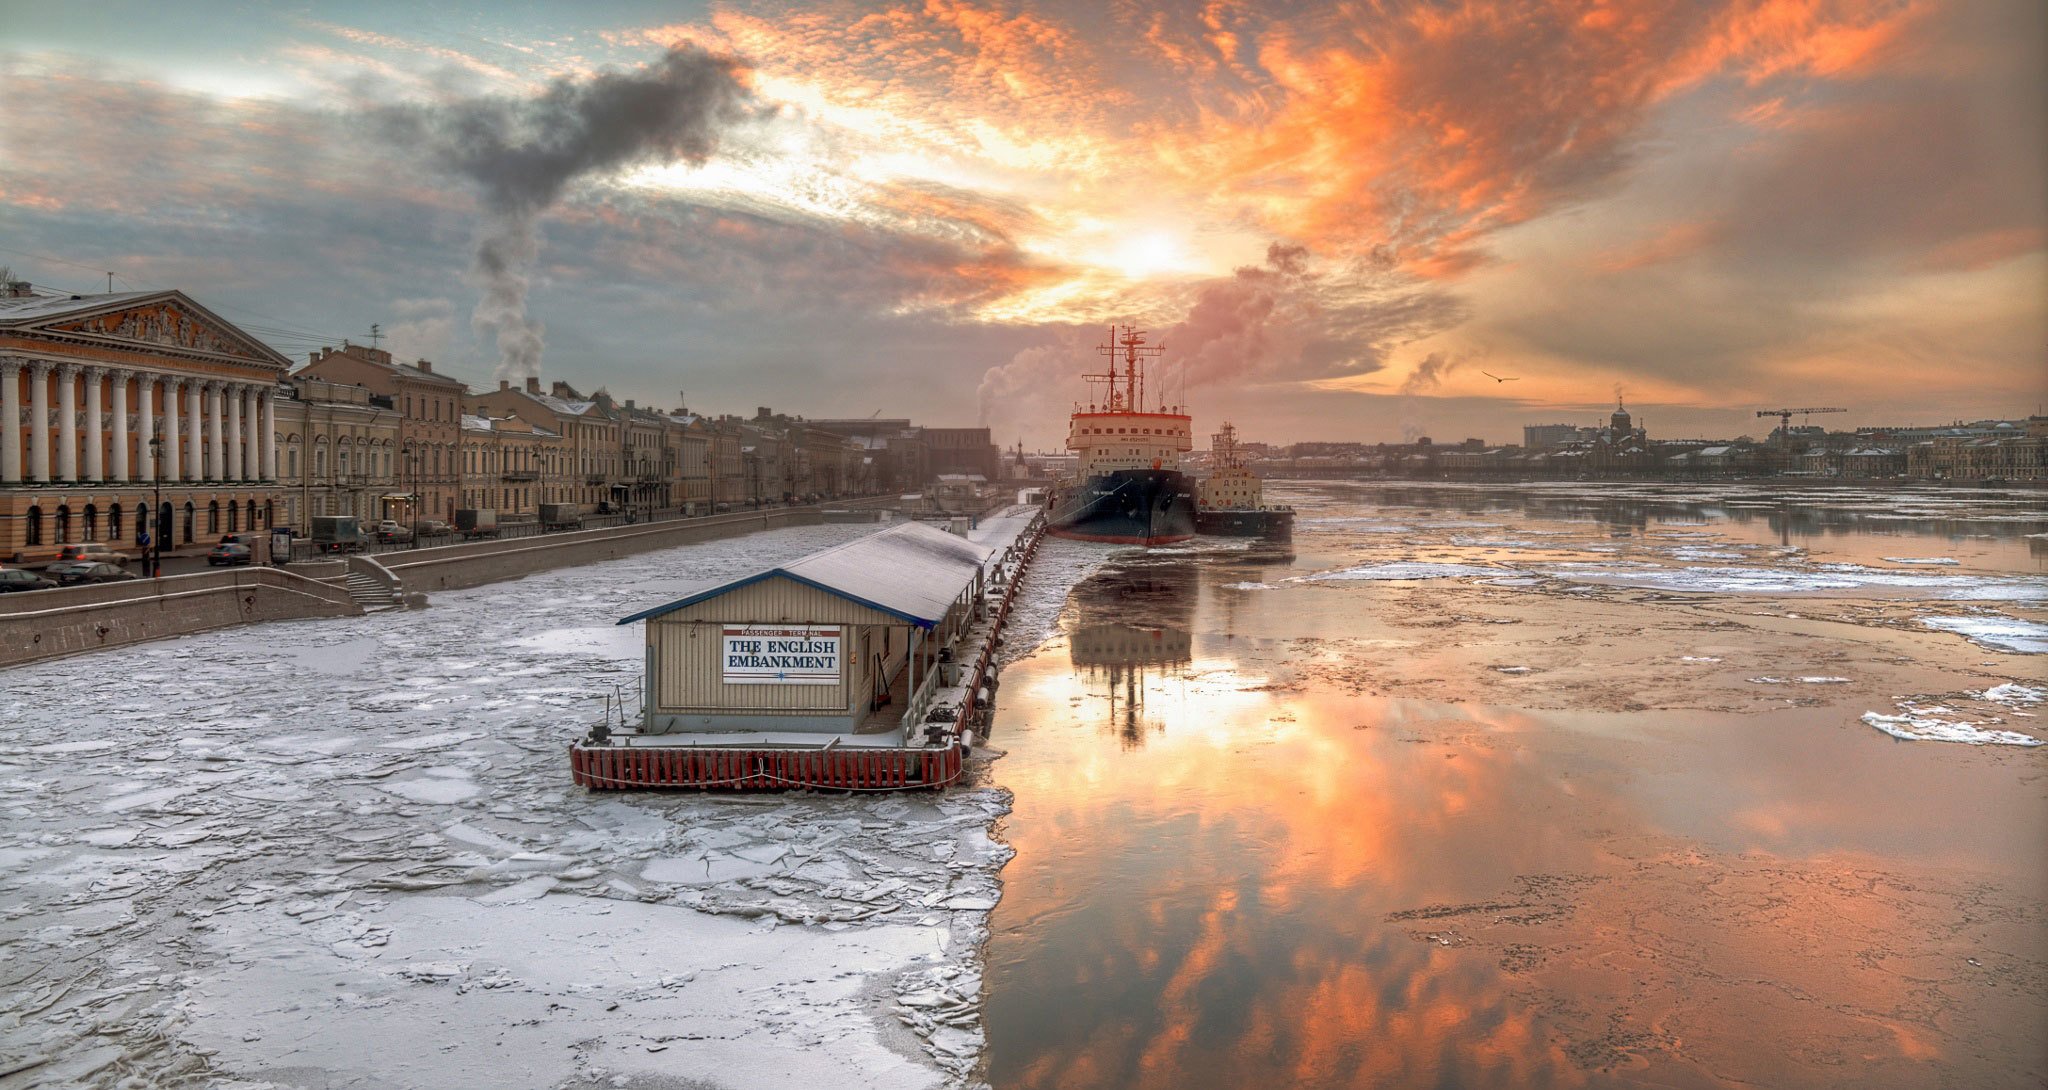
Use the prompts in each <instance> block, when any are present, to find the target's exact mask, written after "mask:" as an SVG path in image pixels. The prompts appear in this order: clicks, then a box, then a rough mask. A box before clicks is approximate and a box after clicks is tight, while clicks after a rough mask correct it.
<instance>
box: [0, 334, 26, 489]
mask: <svg viewBox="0 0 2048 1090" xmlns="http://www.w3.org/2000/svg"><path fill="white" fill-rule="evenodd" d="M19 480H21V361H20V360H17V359H0V481H5V482H7V483H8V484H13V483H15V482H17V481H19Z"/></svg>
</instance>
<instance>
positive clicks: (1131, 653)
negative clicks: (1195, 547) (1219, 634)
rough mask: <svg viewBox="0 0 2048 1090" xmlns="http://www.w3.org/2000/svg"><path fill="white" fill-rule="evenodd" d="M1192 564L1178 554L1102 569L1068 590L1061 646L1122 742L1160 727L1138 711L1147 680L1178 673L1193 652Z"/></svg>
mask: <svg viewBox="0 0 2048 1090" xmlns="http://www.w3.org/2000/svg"><path fill="white" fill-rule="evenodd" d="M1194 602H1195V567H1194V565H1193V564H1191V563H1189V562H1187V561H1185V560H1168V561H1165V562H1163V563H1143V562H1134V563H1132V564H1129V565H1119V566H1116V567H1112V568H1108V569H1105V570H1103V571H1101V572H1099V573H1097V574H1096V575H1094V576H1092V577H1090V578H1089V579H1087V580H1086V581H1084V582H1082V583H1081V584H1080V585H1079V586H1078V587H1076V588H1075V589H1074V594H1073V603H1074V611H1075V614H1076V617H1077V621H1076V624H1075V626H1074V629H1073V631H1072V633H1071V634H1070V635H1069V636H1068V642H1067V648H1068V652H1069V653H1070V655H1071V657H1072V660H1073V664H1074V667H1075V669H1076V671H1077V672H1078V673H1079V674H1080V675H1081V676H1082V677H1084V678H1086V679H1087V681H1088V682H1089V685H1088V689H1089V692H1090V694H1091V696H1095V697H1097V698H1099V699H1102V700H1103V701H1104V702H1105V703H1106V704H1107V706H1108V709H1107V710H1108V715H1107V719H1106V722H1107V725H1108V728H1109V730H1110V732H1111V733H1113V734H1115V735H1116V737H1117V738H1118V739H1119V740H1120V741H1121V742H1122V743H1123V745H1124V746H1125V748H1133V747H1136V746H1141V745H1144V744H1145V735H1146V734H1147V733H1148V732H1157V731H1160V730H1164V729H1165V724H1164V722H1162V721H1159V720H1148V719H1147V718H1146V716H1145V695H1146V692H1147V690H1148V689H1150V688H1151V681H1152V679H1154V678H1158V679H1162V680H1163V679H1170V678H1173V677H1176V676H1178V674H1179V672H1180V668H1182V667H1185V666H1186V665H1187V664H1188V662H1189V661H1190V659H1191V658H1192V649H1193V647H1194V635H1193V633H1191V632H1190V631H1189V630H1188V625H1189V623H1190V622H1191V620H1192V618H1193V615H1194Z"/></svg>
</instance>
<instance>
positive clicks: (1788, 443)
mask: <svg viewBox="0 0 2048 1090" xmlns="http://www.w3.org/2000/svg"><path fill="white" fill-rule="evenodd" d="M1848 411H1849V410H1847V409H1758V410H1757V411H1756V414H1757V415H1758V416H1760V417H1762V416H1775V417H1777V418H1778V447H1779V449H1781V450H1790V449H1791V448H1792V415H1793V414H1794V413H1797V414H1799V416H1800V419H1801V422H1802V423H1804V421H1805V418H1806V417H1808V416H1811V415H1813V414H1814V413H1845V412H1848Z"/></svg>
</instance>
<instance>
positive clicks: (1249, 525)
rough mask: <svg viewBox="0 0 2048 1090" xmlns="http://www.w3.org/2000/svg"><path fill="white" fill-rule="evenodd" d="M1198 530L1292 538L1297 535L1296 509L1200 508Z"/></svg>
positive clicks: (1221, 534)
mask: <svg viewBox="0 0 2048 1090" xmlns="http://www.w3.org/2000/svg"><path fill="white" fill-rule="evenodd" d="M1195 531H1196V532H1197V533H1203V534H1209V535H1212V536H1215V537H1264V538H1274V539H1281V538H1291V537H1293V536H1294V511H1293V510H1292V509H1290V508H1286V507H1262V508H1257V509H1248V508H1220V509H1215V510H1205V511H1197V512H1196V513H1195Z"/></svg>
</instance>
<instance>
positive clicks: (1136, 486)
mask: <svg viewBox="0 0 2048 1090" xmlns="http://www.w3.org/2000/svg"><path fill="white" fill-rule="evenodd" d="M1045 528H1046V532H1048V533H1051V534H1054V535H1057V536H1059V537H1070V538H1077V539H1079V540H1082V541H1106V542H1110V543H1112V544H1117V545H1170V544H1172V543H1173V542H1176V541H1186V540H1188V539H1189V538H1191V537H1194V536H1195V489H1194V482H1192V481H1190V480H1189V479H1188V477H1187V475H1186V474H1184V473H1181V472H1180V471H1179V470H1175V469H1118V470H1112V471H1110V472H1108V473H1102V474H1098V475H1096V476H1093V477H1089V478H1088V479H1086V480H1084V481H1082V482H1081V483H1079V484H1076V485H1070V486H1068V487H1066V488H1062V489H1060V490H1059V492H1057V493H1056V494H1055V495H1054V496H1053V498H1052V507H1051V511H1050V512H1049V513H1048V515H1047V517H1046V527H1045Z"/></svg>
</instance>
